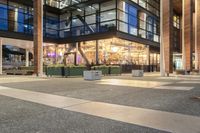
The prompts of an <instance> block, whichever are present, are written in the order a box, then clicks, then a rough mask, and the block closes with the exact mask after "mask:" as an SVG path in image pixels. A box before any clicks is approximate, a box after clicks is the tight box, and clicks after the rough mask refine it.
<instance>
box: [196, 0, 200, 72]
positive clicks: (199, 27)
mask: <svg viewBox="0 0 200 133" xmlns="http://www.w3.org/2000/svg"><path fill="white" fill-rule="evenodd" d="M195 45H196V49H197V51H195V52H197V59H198V69H199V70H200V1H199V0H195Z"/></svg>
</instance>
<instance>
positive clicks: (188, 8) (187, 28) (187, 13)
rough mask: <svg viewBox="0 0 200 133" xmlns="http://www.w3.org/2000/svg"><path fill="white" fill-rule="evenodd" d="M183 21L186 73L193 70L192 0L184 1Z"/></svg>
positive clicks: (184, 66)
mask: <svg viewBox="0 0 200 133" xmlns="http://www.w3.org/2000/svg"><path fill="white" fill-rule="evenodd" d="M182 7H183V21H182V26H183V28H182V34H183V35H182V44H183V68H184V69H185V70H186V71H191V70H192V29H193V23H192V20H193V15H192V0H183V5H182Z"/></svg>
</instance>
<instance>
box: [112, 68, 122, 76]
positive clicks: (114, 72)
mask: <svg viewBox="0 0 200 133" xmlns="http://www.w3.org/2000/svg"><path fill="white" fill-rule="evenodd" d="M109 68H110V71H109V74H111V75H115V74H116V75H120V74H121V72H122V70H121V67H120V66H110V67H109Z"/></svg>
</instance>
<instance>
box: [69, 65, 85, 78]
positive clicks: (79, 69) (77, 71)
mask: <svg viewBox="0 0 200 133" xmlns="http://www.w3.org/2000/svg"><path fill="white" fill-rule="evenodd" d="M85 70H87V68H86V67H85V66H73V67H69V75H70V76H83V71H85Z"/></svg>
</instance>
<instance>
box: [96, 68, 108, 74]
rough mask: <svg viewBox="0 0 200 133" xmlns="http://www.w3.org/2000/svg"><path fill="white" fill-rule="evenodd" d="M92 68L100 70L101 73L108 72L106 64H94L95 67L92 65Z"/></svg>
mask: <svg viewBox="0 0 200 133" xmlns="http://www.w3.org/2000/svg"><path fill="white" fill-rule="evenodd" d="M93 69H94V70H99V71H102V74H103V75H108V74H109V67H108V66H95V67H93Z"/></svg>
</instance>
